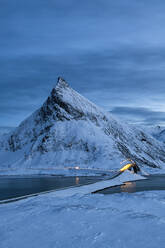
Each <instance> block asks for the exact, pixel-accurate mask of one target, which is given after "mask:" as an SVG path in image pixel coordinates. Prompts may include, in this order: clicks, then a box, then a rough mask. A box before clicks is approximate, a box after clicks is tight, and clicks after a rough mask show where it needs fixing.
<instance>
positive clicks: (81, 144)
mask: <svg viewBox="0 0 165 248" xmlns="http://www.w3.org/2000/svg"><path fill="white" fill-rule="evenodd" d="M126 158H131V159H133V160H135V161H136V162H137V163H138V165H139V166H144V165H147V166H151V167H161V166H163V164H164V163H165V148H164V147H163V145H162V143H161V142H159V141H157V140H156V139H154V138H152V136H150V135H148V134H146V133H145V132H143V131H141V130H140V129H137V128H134V127H131V126H129V125H128V124H123V123H120V121H118V120H116V119H115V118H113V116H112V115H111V114H110V113H108V112H106V111H104V110H102V109H101V108H99V107H97V106H96V105H95V104H93V103H92V102H90V101H88V100H87V99H86V98H84V97H83V96H81V95H80V94H79V93H77V92H76V91H74V90H73V89H72V88H71V87H70V86H69V85H68V84H67V83H66V82H65V81H64V80H63V79H62V78H58V82H57V85H56V87H55V88H53V90H52V92H51V94H50V96H49V97H48V98H47V100H46V101H45V102H44V104H43V105H42V107H41V108H40V109H38V110H37V111H35V112H34V113H33V114H32V115H31V116H30V117H28V118H27V119H26V120H24V121H23V122H22V123H21V124H20V125H19V126H18V127H17V128H16V129H15V130H14V131H12V132H11V133H10V134H8V135H7V136H5V137H2V138H1V139H0V162H1V163H0V166H1V168H15V167H16V168H18V167H19V168H29V167H30V168H31V167H32V168H50V167H64V166H75V165H79V166H81V167H95V168H109V169H112V168H116V167H120V163H119V162H120V161H121V160H123V159H126Z"/></svg>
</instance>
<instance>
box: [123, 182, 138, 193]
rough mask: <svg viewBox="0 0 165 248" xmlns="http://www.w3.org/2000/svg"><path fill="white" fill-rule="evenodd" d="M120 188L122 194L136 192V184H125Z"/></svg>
mask: <svg viewBox="0 0 165 248" xmlns="http://www.w3.org/2000/svg"><path fill="white" fill-rule="evenodd" d="M120 188H121V192H128V193H133V192H135V191H136V182H125V183H124V184H123V185H121V187H120Z"/></svg>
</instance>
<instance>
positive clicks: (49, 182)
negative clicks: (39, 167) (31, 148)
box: [0, 176, 101, 200]
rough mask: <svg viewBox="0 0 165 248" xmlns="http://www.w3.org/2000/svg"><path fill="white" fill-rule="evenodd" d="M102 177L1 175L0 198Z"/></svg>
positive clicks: (75, 184) (91, 181)
mask: <svg viewBox="0 0 165 248" xmlns="http://www.w3.org/2000/svg"><path fill="white" fill-rule="evenodd" d="M99 180H101V178H100V177H85V176H80V177H62V176H26V177H25V176H17V177H16V176H0V200H6V199H11V198H16V197H20V196H25V195H29V194H35V193H39V192H44V191H49V190H55V189H61V188H65V187H70V186H80V185H85V184H88V183H95V182H97V181H99Z"/></svg>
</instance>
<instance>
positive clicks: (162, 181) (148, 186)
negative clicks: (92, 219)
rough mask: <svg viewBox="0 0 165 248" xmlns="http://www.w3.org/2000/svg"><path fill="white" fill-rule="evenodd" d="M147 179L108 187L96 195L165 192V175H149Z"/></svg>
mask: <svg viewBox="0 0 165 248" xmlns="http://www.w3.org/2000/svg"><path fill="white" fill-rule="evenodd" d="M146 178H147V179H142V180H137V181H132V182H125V183H123V184H122V185H116V186H113V187H107V188H105V189H102V190H98V191H96V192H95V193H101V194H115V193H122V192H127V193H134V192H140V191H151V190H165V174H159V175H158V174H157V175H149V176H146Z"/></svg>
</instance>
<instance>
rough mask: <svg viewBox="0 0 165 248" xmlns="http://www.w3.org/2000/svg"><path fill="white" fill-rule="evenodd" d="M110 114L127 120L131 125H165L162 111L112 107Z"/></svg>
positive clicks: (164, 114)
mask: <svg viewBox="0 0 165 248" xmlns="http://www.w3.org/2000/svg"><path fill="white" fill-rule="evenodd" d="M110 112H111V113H112V114H114V115H116V116H118V117H120V118H121V119H123V120H125V121H126V120H129V122H130V123H132V124H134V123H138V124H143V125H146V124H148V125H153V123H154V124H160V125H161V124H164V123H165V112H163V111H152V110H150V109H148V108H138V107H114V108H113V109H112V110H111V111H110Z"/></svg>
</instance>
